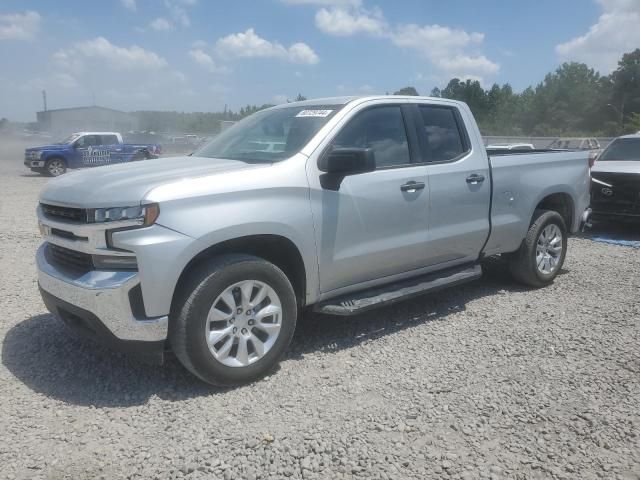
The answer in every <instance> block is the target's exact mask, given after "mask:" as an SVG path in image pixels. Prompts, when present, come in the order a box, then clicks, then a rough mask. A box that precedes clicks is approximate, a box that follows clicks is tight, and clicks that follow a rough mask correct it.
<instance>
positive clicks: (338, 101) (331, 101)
mask: <svg viewBox="0 0 640 480" xmlns="http://www.w3.org/2000/svg"><path fill="white" fill-rule="evenodd" d="M389 98H392V99H396V100H446V101H448V102H452V103H460V102H459V101H457V100H451V99H448V98H436V97H423V96H414V95H353V96H344V97H324V98H313V99H309V100H303V101H301V102H291V103H283V104H280V105H276V106H275V107H272V108H285V107H304V106H306V105H308V106H314V105H346V104H347V103H350V102H353V101H355V100H384V99H389Z"/></svg>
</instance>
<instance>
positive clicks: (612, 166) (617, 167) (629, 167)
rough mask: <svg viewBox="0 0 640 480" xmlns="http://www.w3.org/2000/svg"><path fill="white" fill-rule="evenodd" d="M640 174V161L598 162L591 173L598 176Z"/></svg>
mask: <svg viewBox="0 0 640 480" xmlns="http://www.w3.org/2000/svg"><path fill="white" fill-rule="evenodd" d="M600 172H602V173H605V172H607V173H640V159H639V160H637V161H634V160H626V161H618V162H616V161H605V162H597V161H596V163H595V165H594V166H593V168H592V169H591V173H592V174H594V175H596V176H597V174H598V173H600Z"/></svg>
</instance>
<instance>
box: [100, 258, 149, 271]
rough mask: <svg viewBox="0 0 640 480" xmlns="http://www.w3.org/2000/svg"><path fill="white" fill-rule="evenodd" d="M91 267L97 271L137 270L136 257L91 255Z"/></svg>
mask: <svg viewBox="0 0 640 480" xmlns="http://www.w3.org/2000/svg"><path fill="white" fill-rule="evenodd" d="M93 266H94V267H95V268H96V269H98V270H113V269H116V270H137V269H138V261H137V260H136V257H128V256H127V257H120V256H115V255H93Z"/></svg>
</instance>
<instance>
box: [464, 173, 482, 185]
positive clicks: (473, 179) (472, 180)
mask: <svg viewBox="0 0 640 480" xmlns="http://www.w3.org/2000/svg"><path fill="white" fill-rule="evenodd" d="M482 182H484V175H478V174H477V173H474V174H473V175H469V176H468V177H467V183H469V184H471V185H477V184H479V183H482Z"/></svg>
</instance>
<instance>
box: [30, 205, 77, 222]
mask: <svg viewBox="0 0 640 480" xmlns="http://www.w3.org/2000/svg"><path fill="white" fill-rule="evenodd" d="M40 206H41V207H42V213H44V216H45V217H47V218H50V219H52V220H67V221H69V220H70V221H72V222H78V223H87V209H86V208H72V207H58V206H57V205H47V204H46V203H41V204H40Z"/></svg>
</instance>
